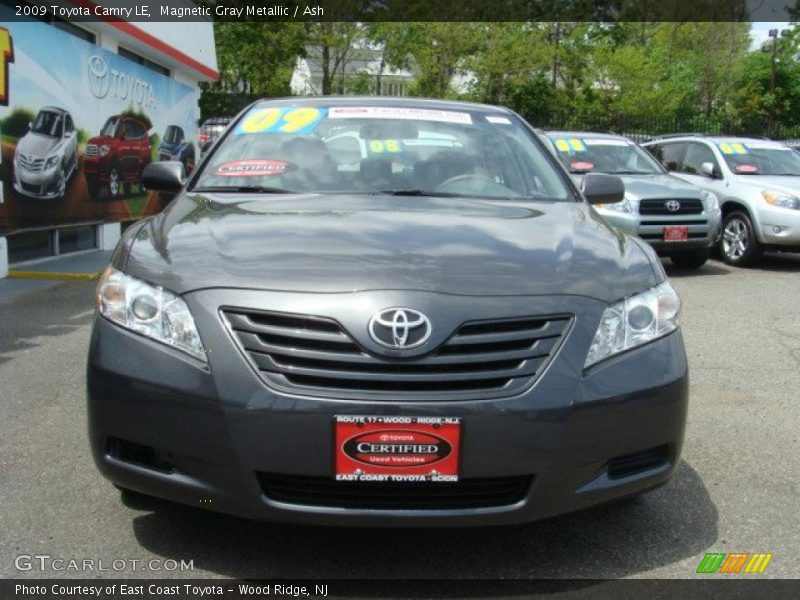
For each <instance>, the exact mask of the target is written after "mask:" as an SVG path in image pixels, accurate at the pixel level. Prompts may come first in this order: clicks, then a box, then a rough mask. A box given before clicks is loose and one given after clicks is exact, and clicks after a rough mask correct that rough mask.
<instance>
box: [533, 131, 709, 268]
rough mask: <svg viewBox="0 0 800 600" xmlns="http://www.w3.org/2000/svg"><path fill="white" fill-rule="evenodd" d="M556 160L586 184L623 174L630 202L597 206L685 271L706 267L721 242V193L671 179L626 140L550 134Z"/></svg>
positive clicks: (575, 133)
mask: <svg viewBox="0 0 800 600" xmlns="http://www.w3.org/2000/svg"><path fill="white" fill-rule="evenodd" d="M543 134H544V136H545V137H546V139H547V140H549V142H550V146H551V148H552V149H553V151H554V153H555V155H556V156H557V157H558V159H559V160H560V161H561V163H562V164H563V165H564V167H565V168H566V169H567V170H568V171H569V172H570V174H571V176H572V178H573V179H574V180H576V183H577V184H578V185H581V180H582V179H583V176H584V175H585V174H586V173H589V172H594V173H597V172H600V173H608V174H612V175H619V176H620V177H621V178H622V181H623V183H624V184H625V198H624V200H622V202H618V203H616V204H600V205H597V206H595V208H596V210H597V212H599V213H600V214H602V215H603V216H604V217H605V218H606V219H607V220H608V221H609V222H610V223H611V224H612V225H614V226H615V227H617V228H619V229H621V230H623V231H624V232H626V233H629V234H630V235H635V236H638V237H640V238H641V239H643V240H645V241H647V242H648V243H649V244H650V245H651V246H653V248H654V249H655V251H656V252H657V253H658V254H659V255H660V256H669V257H670V260H672V262H673V263H674V264H675V265H676V266H678V267H682V268H691V269H695V268H698V267H700V266H702V265H703V264H704V263H705V262H706V260H708V256H709V254H710V253H711V249H712V248H713V246H714V244H715V243H716V241H717V238H718V237H719V231H720V219H721V214H720V208H719V201H718V199H717V196H716V194H714V193H713V192H708V191H704V190H701V189H700V188H698V187H697V186H695V185H691V184H687V183H686V182H684V181H681V180H680V179H678V178H677V177H673V176H672V175H670V174H668V173H667V171H666V169H664V167H663V166H662V165H661V164H659V163H658V162H657V161H656V160H654V159H653V157H652V156H651V155H650V154H648V153H647V152H645V151H644V150H642V149H641V148H640V147H639V146H637V145H636V144H635V143H634V142H632V141H631V140H629V139H628V138H626V137H623V136H620V135H613V134H605V133H588V132H582V131H546V132H543Z"/></svg>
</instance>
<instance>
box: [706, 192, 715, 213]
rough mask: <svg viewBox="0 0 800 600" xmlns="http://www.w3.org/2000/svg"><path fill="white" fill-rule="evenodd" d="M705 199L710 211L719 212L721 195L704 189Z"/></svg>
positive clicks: (707, 208)
mask: <svg viewBox="0 0 800 600" xmlns="http://www.w3.org/2000/svg"><path fill="white" fill-rule="evenodd" d="M703 200H704V204H705V205H706V210H707V211H708V212H719V197H718V196H717V195H716V194H715V193H714V192H709V191H704V192H703Z"/></svg>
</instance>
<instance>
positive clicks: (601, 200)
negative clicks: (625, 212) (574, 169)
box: [581, 173, 625, 204]
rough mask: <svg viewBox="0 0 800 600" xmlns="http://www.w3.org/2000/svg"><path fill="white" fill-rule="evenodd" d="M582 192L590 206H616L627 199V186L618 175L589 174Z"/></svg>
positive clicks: (584, 181)
mask: <svg viewBox="0 0 800 600" xmlns="http://www.w3.org/2000/svg"><path fill="white" fill-rule="evenodd" d="M581 191H582V192H583V195H584V196H585V197H586V200H588V201H589V204H616V203H617V202H622V200H623V199H624V198H625V184H624V183H622V179H620V178H619V177H617V176H616V175H606V174H605V173H587V174H586V175H584V177H583V185H582V186H581Z"/></svg>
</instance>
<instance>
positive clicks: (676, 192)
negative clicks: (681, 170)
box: [572, 173, 701, 202]
mask: <svg viewBox="0 0 800 600" xmlns="http://www.w3.org/2000/svg"><path fill="white" fill-rule="evenodd" d="M619 177H620V179H622V183H624V184H625V198H627V199H628V200H630V201H633V202H638V201H639V200H648V199H656V200H660V199H664V198H677V199H681V198H686V199H689V198H692V199H695V198H701V190H700V188H698V187H697V186H696V185H692V184H691V183H687V182H686V181H683V180H682V179H678V178H677V177H673V176H672V175H667V174H666V173H658V174H654V175H620V176H619ZM572 178H573V180H574V181H575V182H576V184H577V185H578V186H579V187H580V185H581V183H582V179H583V175H573V176H572Z"/></svg>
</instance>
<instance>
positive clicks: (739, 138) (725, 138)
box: [645, 133, 784, 148]
mask: <svg viewBox="0 0 800 600" xmlns="http://www.w3.org/2000/svg"><path fill="white" fill-rule="evenodd" d="M703 140H705V141H708V142H711V143H712V144H721V143H723V142H743V143H745V144H746V143H748V142H752V143H757V144H759V145H763V146H770V147H775V148H780V147H783V146H784V143H783V142H778V141H775V140H770V139H768V138H762V137H756V136H745V135H703V134H691V133H689V134H686V135H674V136H672V135H670V136H666V137H656V138H653V139H652V140H650V141H649V142H646V143H645V145H648V144H655V143H664V142H688V141H703Z"/></svg>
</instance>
